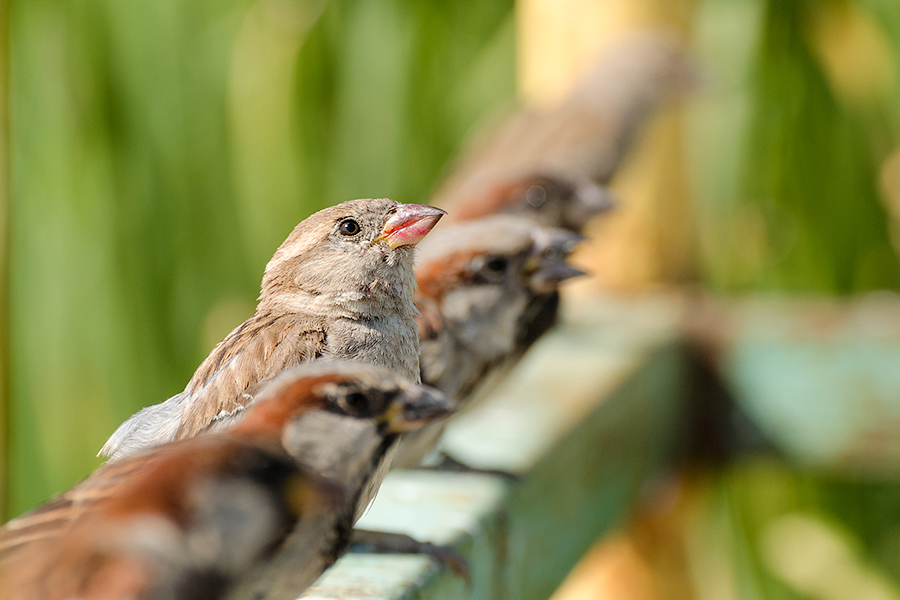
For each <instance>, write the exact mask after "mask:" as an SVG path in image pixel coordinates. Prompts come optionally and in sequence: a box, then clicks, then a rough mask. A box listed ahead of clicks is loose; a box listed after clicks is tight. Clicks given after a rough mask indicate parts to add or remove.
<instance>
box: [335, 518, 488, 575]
mask: <svg viewBox="0 0 900 600" xmlns="http://www.w3.org/2000/svg"><path fill="white" fill-rule="evenodd" d="M350 551H351V552H368V553H372V554H425V555H427V556H430V557H432V558H434V559H435V560H436V561H437V562H438V563H440V564H441V565H442V566H445V567H447V568H449V569H450V570H451V571H453V572H454V573H456V574H457V575H459V576H460V577H462V578H463V579H465V580H466V581H467V582H471V578H470V574H469V562H468V561H467V560H466V559H465V557H464V556H462V555H461V554H460V553H459V552H457V551H456V550H454V549H453V548H450V547H449V546H438V545H437V544H432V543H430V542H420V541H419V540H417V539H415V538H413V537H412V536H408V535H406V534H405V533H391V532H388V531H371V530H368V529H359V528H354V529H353V536H352V538H351V541H350Z"/></svg>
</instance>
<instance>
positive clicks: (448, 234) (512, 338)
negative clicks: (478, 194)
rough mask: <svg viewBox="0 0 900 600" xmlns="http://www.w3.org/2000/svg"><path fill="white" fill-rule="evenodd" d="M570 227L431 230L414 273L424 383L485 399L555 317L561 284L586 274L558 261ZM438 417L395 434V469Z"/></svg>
mask: <svg viewBox="0 0 900 600" xmlns="http://www.w3.org/2000/svg"><path fill="white" fill-rule="evenodd" d="M580 239H581V236H579V235H578V234H575V233H572V232H569V231H565V230H562V229H551V228H547V227H541V226H539V225H537V224H535V223H534V222H532V221H531V220H529V219H526V218H523V217H517V216H513V215H497V216H494V217H489V218H485V219H480V220H477V221H470V222H467V223H459V224H455V225H453V226H450V227H446V228H444V229H442V230H440V231H436V232H435V233H434V234H432V235H431V236H430V237H429V238H428V239H427V240H426V241H425V242H423V243H422V245H421V247H420V249H419V255H418V260H417V266H416V276H417V278H418V280H419V291H418V294H417V295H416V304H417V306H419V309H420V311H421V313H422V316H421V317H420V318H419V344H420V349H421V350H420V352H421V353H420V361H421V367H422V381H423V382H425V383H427V384H428V385H431V386H434V387H436V388H437V389H439V390H441V391H442V392H444V393H445V394H447V395H448V396H450V397H452V398H455V399H456V400H457V401H459V402H460V404H461V406H463V407H465V408H469V407H471V406H472V405H473V404H475V403H476V402H477V400H478V399H480V398H483V397H484V396H485V394H486V393H487V392H488V391H489V390H490V388H491V387H492V385H493V383H495V382H497V381H499V380H500V379H501V378H502V377H503V376H504V375H505V374H506V373H507V372H508V371H509V369H510V368H511V367H512V366H513V365H514V364H515V363H516V362H518V360H519V359H520V358H521V356H522V355H523V354H524V352H525V351H526V350H527V349H528V348H529V347H530V345H531V344H532V343H533V342H534V341H535V340H536V339H538V338H539V337H540V335H541V334H543V333H544V332H545V331H546V330H547V329H549V328H550V327H551V326H552V325H553V324H554V323H555V322H556V317H557V313H556V311H557V307H558V295H557V293H556V292H557V289H558V288H559V285H560V284H561V283H562V282H563V281H566V280H567V279H570V278H572V277H576V276H578V275H583V274H584V273H583V272H582V271H580V270H578V269H576V268H574V267H573V266H571V265H570V264H568V263H567V262H566V259H567V257H568V256H569V254H570V253H571V252H572V250H573V249H574V247H575V245H576V244H577V243H578V241H580ZM442 431H443V424H442V423H437V424H435V425H432V426H430V427H427V428H425V429H422V430H421V431H418V432H415V433H413V434H409V435H405V436H403V438H402V441H401V445H400V450H399V451H398V453H397V456H396V457H395V460H394V465H395V466H396V467H400V468H402V467H410V466H414V465H416V464H417V463H418V462H419V461H420V460H421V459H422V458H423V457H424V456H425V454H427V453H428V451H429V450H431V448H432V447H433V446H434V445H435V443H436V442H437V439H438V437H439V436H440V433H441V432H442Z"/></svg>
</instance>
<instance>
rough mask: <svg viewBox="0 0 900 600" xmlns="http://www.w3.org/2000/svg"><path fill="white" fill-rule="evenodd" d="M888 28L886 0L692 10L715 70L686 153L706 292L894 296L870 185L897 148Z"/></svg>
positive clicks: (880, 196)
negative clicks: (710, 289) (880, 292)
mask: <svg viewBox="0 0 900 600" xmlns="http://www.w3.org/2000/svg"><path fill="white" fill-rule="evenodd" d="M898 28H900V5H898V4H897V3H896V2H892V1H890V0H858V1H854V0H821V1H820V0H815V1H807V0H777V1H776V0H770V1H767V2H760V1H757V0H728V1H724V0H706V1H705V2H702V3H701V5H700V8H699V11H698V16H697V27H696V35H695V40H696V43H697V47H698V52H699V54H700V55H701V57H702V59H703V61H704V64H705V65H709V66H710V69H711V71H712V72H711V74H710V79H711V82H710V85H709V86H708V92H707V94H705V97H704V98H702V100H701V102H699V103H697V105H696V106H695V107H694V110H693V115H692V118H691V125H692V126H691V132H692V140H691V144H690V147H689V149H690V151H691V154H692V160H693V164H692V165H691V167H692V168H691V171H692V176H693V179H694V188H695V192H696V195H695V198H694V201H695V202H696V203H697V207H698V211H697V212H698V215H697V217H698V219H699V241H700V255H701V262H702V264H703V266H704V267H705V268H704V277H705V278H706V279H707V283H708V284H709V285H710V286H711V287H713V288H716V289H719V290H723V291H749V290H777V291H788V292H807V293H808V292H820V293H840V294H846V293H851V292H860V291H868V290H873V289H882V288H889V289H897V288H898V287H900V268H898V267H900V264H898V260H897V254H896V248H895V247H893V246H892V243H891V236H890V232H889V218H888V213H887V210H886V206H885V204H886V203H885V200H886V199H885V198H884V193H883V191H882V190H881V189H880V179H881V171H882V168H883V166H884V163H885V160H886V159H887V158H888V156H889V155H890V153H891V152H896V151H897V148H898V139H900V86H898V85H897V82H898V80H900V29H898ZM845 63H847V64H845Z"/></svg>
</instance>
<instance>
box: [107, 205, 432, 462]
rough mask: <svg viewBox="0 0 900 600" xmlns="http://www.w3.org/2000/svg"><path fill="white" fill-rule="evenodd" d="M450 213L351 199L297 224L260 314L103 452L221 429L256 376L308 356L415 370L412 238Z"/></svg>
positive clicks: (269, 274) (264, 290)
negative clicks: (175, 393) (177, 392)
mask: <svg viewBox="0 0 900 600" xmlns="http://www.w3.org/2000/svg"><path fill="white" fill-rule="evenodd" d="M444 214H446V213H445V212H444V211H443V210H441V209H438V208H433V207H430V206H422V205H417V204H399V203H397V202H394V201H393V200H388V199H378V200H371V199H365V200H353V201H350V202H344V203H342V204H338V205H336V206H332V207H330V208H326V209H324V210H321V211H319V212H317V213H315V214H313V215H312V216H310V217H308V218H307V219H305V220H304V221H302V222H301V223H300V224H299V225H297V226H296V227H295V228H294V230H293V231H292V232H291V234H290V235H289V236H288V237H287V239H286V240H285V241H284V243H282V244H281V246H279V247H278V249H277V250H276V252H275V255H274V256H273V257H272V259H271V260H270V261H269V263H268V264H267V265H266V269H265V273H264V274H263V279H262V287H261V291H260V295H259V301H258V304H257V308H256V312H255V314H254V315H253V316H252V317H250V318H249V319H247V320H246V321H244V322H243V323H242V324H240V325H239V326H238V327H236V328H235V329H234V330H233V331H232V332H231V333H230V334H228V336H226V337H225V339H223V340H222V341H221V342H219V344H218V345H217V346H216V347H215V348H213V350H212V352H210V354H209V356H207V357H206V359H205V360H204V361H203V362H202V363H201V364H200V366H199V367H198V368H197V370H196V371H195V373H194V375H193V377H192V378H191V380H190V381H189V382H188V384H187V387H185V389H184V391H183V392H181V393H180V394H177V395H175V396H172V397H171V398H169V399H168V400H166V401H165V402H162V403H160V404H157V405H154V406H150V407H148V408H145V409H143V410H141V411H139V412H138V413H136V414H135V415H133V416H132V417H131V418H130V419H128V420H127V421H126V422H125V423H123V424H122V425H121V426H120V427H119V428H118V429H117V430H116V431H115V433H113V435H112V436H111V437H110V438H109V440H108V441H107V442H106V444H105V445H104V446H103V448H102V449H101V450H100V454H101V455H105V456H108V457H109V458H110V460H118V459H120V458H122V457H124V456H127V455H129V454H131V453H133V452H135V451H137V450H141V449H144V448H149V447H151V446H155V445H157V444H162V443H165V442H170V441H174V440H179V439H185V438H190V437H194V436H196V435H198V434H201V433H204V432H207V431H216V430H219V429H221V428H223V427H225V426H227V425H229V424H231V423H233V422H234V421H235V420H236V419H238V418H239V417H240V416H241V413H242V411H243V410H244V409H245V408H246V406H247V405H248V403H250V402H251V401H252V399H253V398H254V396H255V394H256V393H257V392H258V390H259V388H260V386H261V385H262V384H263V383H265V382H266V381H267V380H269V379H271V378H272V377H273V376H274V375H275V374H277V373H278V372H279V371H281V370H283V369H286V368H289V367H291V366H294V365H296V364H299V363H301V362H304V361H308V360H314V359H321V358H346V359H353V360H361V361H364V362H370V363H373V364H378V365H383V366H385V367H388V368H390V369H393V370H395V371H397V372H398V373H401V374H403V375H406V376H407V377H409V378H412V379H418V377H419V358H418V335H417V329H416V323H415V318H416V315H417V314H418V312H417V310H416V307H415V305H414V303H413V295H414V293H415V289H416V281H415V275H414V273H413V248H414V246H415V245H416V244H417V243H418V242H419V241H421V240H422V238H423V237H424V236H425V235H426V234H427V233H428V232H429V231H431V229H432V228H433V227H434V225H435V224H436V223H437V221H438V220H439V219H440V218H441V216H443V215H444Z"/></svg>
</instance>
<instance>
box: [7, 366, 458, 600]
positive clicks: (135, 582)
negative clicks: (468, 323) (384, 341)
mask: <svg viewBox="0 0 900 600" xmlns="http://www.w3.org/2000/svg"><path fill="white" fill-rule="evenodd" d="M453 408H454V404H453V403H452V402H451V401H449V400H448V399H447V398H446V397H445V396H443V395H442V394H440V393H439V392H437V391H436V390H433V389H430V388H428V387H426V386H422V385H419V384H415V383H413V382H412V381H410V380H408V379H406V378H404V377H402V376H400V375H398V374H396V373H393V372H391V371H388V370H387V369H385V368H383V367H379V366H375V365H370V364H365V363H359V362H350V361H342V360H323V361H316V362H312V363H307V364H304V365H301V366H298V367H294V368H293V369H290V370H288V371H285V372H284V373H282V374H280V375H279V376H278V377H276V378H275V379H274V380H273V381H272V382H271V383H270V384H268V385H267V386H266V387H265V388H264V390H263V391H262V392H261V393H260V394H259V399H258V400H257V402H255V403H254V405H253V406H252V407H250V408H249V409H248V410H247V411H246V415H245V417H244V418H243V419H242V420H241V421H240V422H238V423H237V424H236V425H234V426H232V427H230V428H228V429H226V430H224V431H221V432H218V433H212V434H209V435H204V436H200V437H197V438H192V439H187V440H181V441H177V442H173V443H168V444H163V445H161V446H157V447H154V448H151V449H149V450H146V451H143V452H139V453H136V454H134V455H132V456H130V457H127V458H125V459H123V460H121V461H116V462H114V463H107V464H106V465H105V466H103V467H101V468H100V469H98V470H97V471H96V472H95V473H94V474H93V475H91V476H90V477H88V479H86V480H85V481H83V482H82V483H81V484H79V485H78V486H76V487H75V488H73V489H72V490H70V491H68V492H66V493H64V494H63V495H61V496H59V497H57V498H56V499H54V500H52V501H51V502H49V503H48V504H46V505H45V506H43V507H40V508H38V509H36V510H34V511H32V512H31V513H28V514H26V515H24V516H22V517H19V518H18V519H15V520H13V521H11V522H10V523H8V524H7V525H6V526H4V527H3V528H2V529H0V589H3V590H5V593H9V594H14V595H12V596H4V597H7V598H10V600H31V599H38V598H40V599H42V600H54V599H60V600H61V599H63V598H75V597H77V598H83V599H88V598H90V599H98V600H99V599H106V598H109V599H113V598H117V599H118V598H135V599H137V598H140V599H153V600H163V599H165V600H176V599H180V598H185V599H187V598H192V599H193V598H209V599H212V598H221V597H225V595H226V594H227V595H228V596H227V597H229V598H241V597H248V598H249V597H253V598H273V599H282V598H283V599H291V600H293V599H294V598H296V597H297V596H298V595H299V594H300V593H301V592H302V591H303V590H304V589H305V588H306V587H308V586H309V585H310V584H311V583H312V582H313V581H315V579H316V578H317V577H318V576H319V575H320V574H321V572H322V571H324V569H325V568H327V567H328V566H329V565H330V564H332V563H333V562H334V561H335V560H336V559H337V557H338V556H339V555H340V554H341V553H342V552H343V551H344V550H345V549H346V547H347V544H348V542H349V539H350V538H349V532H350V529H351V526H352V524H353V521H354V519H355V515H356V510H357V508H356V507H357V503H358V498H359V497H360V495H361V494H362V493H363V488H364V484H365V483H366V482H367V481H368V479H369V478H370V476H371V472H372V471H373V470H374V469H375V468H376V466H377V465H378V464H380V462H381V460H382V458H383V454H384V452H385V451H386V450H387V448H388V447H390V446H391V445H392V444H393V440H394V439H395V438H396V437H397V436H398V435H400V434H401V433H403V432H407V431H410V430H412V429H415V428H417V427H421V426H423V425H426V424H428V423H431V422H433V421H434V420H435V419H438V418H441V417H443V416H446V415H447V414H449V413H450V412H451V411H452V410H453Z"/></svg>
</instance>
